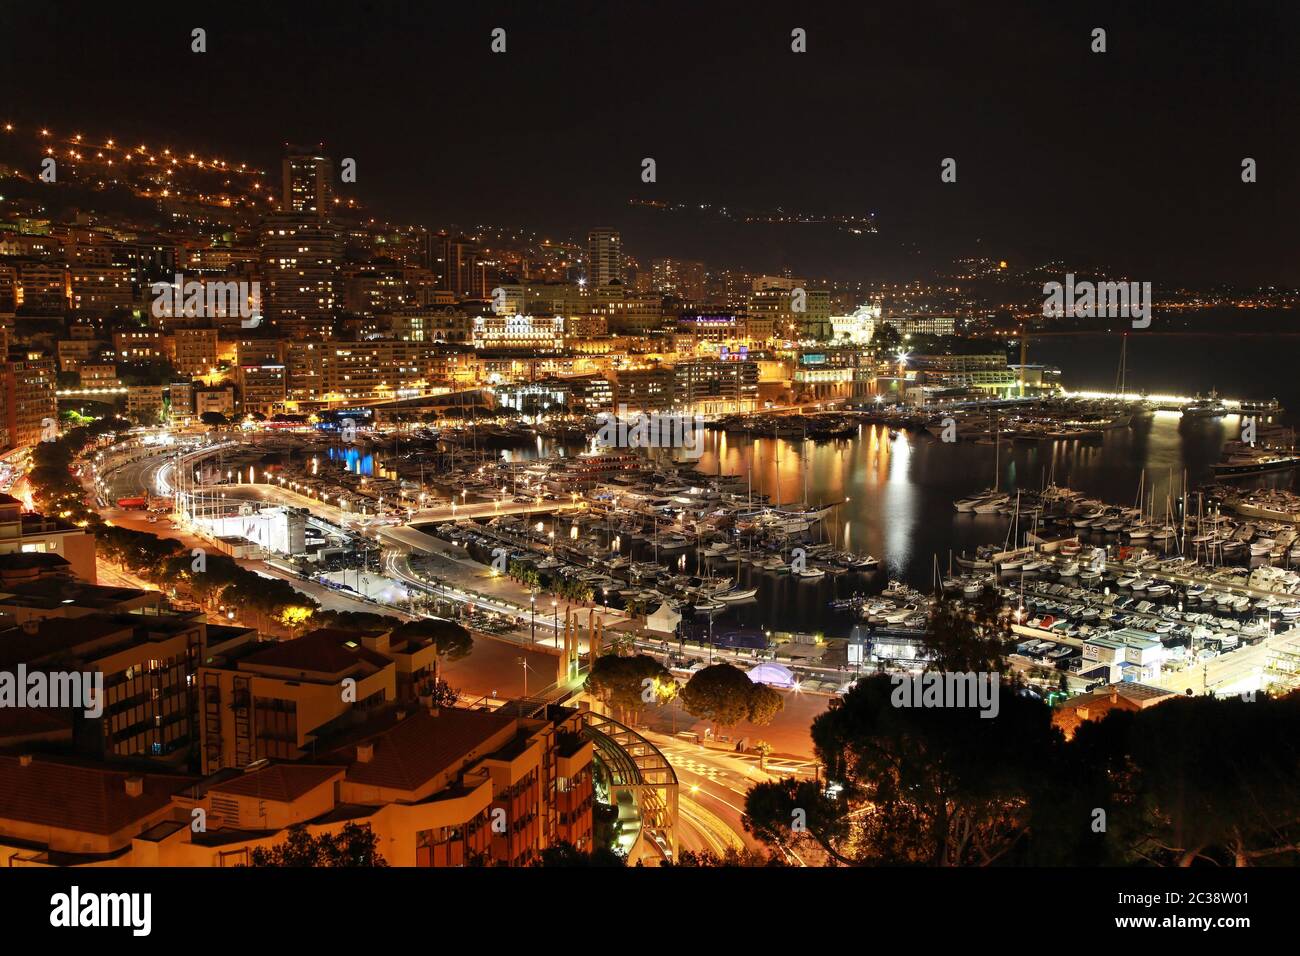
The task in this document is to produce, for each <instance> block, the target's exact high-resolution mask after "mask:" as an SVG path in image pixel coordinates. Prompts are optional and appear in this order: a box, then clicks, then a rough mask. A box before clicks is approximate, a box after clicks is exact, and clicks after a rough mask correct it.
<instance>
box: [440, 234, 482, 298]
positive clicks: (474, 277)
mask: <svg viewBox="0 0 1300 956" xmlns="http://www.w3.org/2000/svg"><path fill="white" fill-rule="evenodd" d="M428 261H429V271H430V272H432V273H433V276H434V281H435V282H436V283H437V287H438V288H439V289H443V290H446V291H449V292H451V293H453V294H454V295H456V296H457V297H458V298H476V299H482V298H487V297H488V296H489V295H490V294H491V288H490V287H488V285H487V278H486V276H487V267H486V265H485V264H484V263H482V262H480V255H479V244H478V243H477V242H475V241H474V240H472V239H467V238H466V237H464V236H452V235H449V234H448V233H445V232H439V233H431V234H430V235H429V237H428Z"/></svg>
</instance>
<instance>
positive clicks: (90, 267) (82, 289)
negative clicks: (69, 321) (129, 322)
mask: <svg viewBox="0 0 1300 956" xmlns="http://www.w3.org/2000/svg"><path fill="white" fill-rule="evenodd" d="M104 251H105V252H110V250H108V249H107V248H105V250H104ZM69 273H70V277H71V278H70V286H71V293H72V308H73V309H77V310H82V311H94V310H99V311H109V310H112V309H126V308H130V306H131V304H132V303H133V302H134V301H135V290H134V287H133V286H132V283H131V270H130V269H128V268H127V267H126V266H115V265H112V264H111V263H108V262H105V263H103V264H98V263H96V264H89V263H76V264H74V265H73V266H72V267H71V268H70V269H69Z"/></svg>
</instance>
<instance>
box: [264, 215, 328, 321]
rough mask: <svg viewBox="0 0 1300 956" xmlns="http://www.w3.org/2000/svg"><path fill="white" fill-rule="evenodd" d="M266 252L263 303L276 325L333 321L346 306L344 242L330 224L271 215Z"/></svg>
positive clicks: (266, 228)
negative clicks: (341, 277) (343, 287)
mask: <svg viewBox="0 0 1300 956" xmlns="http://www.w3.org/2000/svg"><path fill="white" fill-rule="evenodd" d="M260 248H261V269H262V280H261V281H262V299H263V303H264V310H265V314H266V318H267V319H268V320H269V321H270V323H271V324H272V325H277V324H280V323H283V322H286V321H290V320H293V319H317V320H329V319H333V317H334V316H335V315H336V314H337V313H338V310H339V307H340V306H341V304H342V287H341V280H340V276H339V268H340V265H341V263H342V259H343V241H342V237H341V236H340V235H339V233H338V231H337V230H336V229H335V228H334V227H333V226H332V225H331V224H330V222H329V220H327V219H316V218H313V217H311V216H309V215H287V216H283V215H282V216H267V217H266V218H265V219H264V220H263V221H262V235H261V246H260Z"/></svg>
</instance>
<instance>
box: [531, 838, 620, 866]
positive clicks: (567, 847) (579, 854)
mask: <svg viewBox="0 0 1300 956" xmlns="http://www.w3.org/2000/svg"><path fill="white" fill-rule="evenodd" d="M532 865H533V866H627V858H626V857H624V856H623V854H621V853H619V852H618V851H617V850H613V849H611V848H609V847H602V846H598V847H594V848H593V849H592V851H591V852H590V853H584V852H583V851H582V850H579V849H577V848H576V847H575V846H574V845H573V844H572V843H569V842H567V841H565V840H557V841H556V842H555V843H552V844H551V845H550V846H548V847H546V849H544V850H542V852H541V853H540V854H539V855H538V856H537V858H536V859H534V860H533V864H532Z"/></svg>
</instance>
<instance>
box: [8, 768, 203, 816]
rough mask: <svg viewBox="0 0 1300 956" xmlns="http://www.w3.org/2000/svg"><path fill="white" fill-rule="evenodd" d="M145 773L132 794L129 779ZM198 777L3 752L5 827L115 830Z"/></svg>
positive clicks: (155, 807) (162, 804) (160, 804)
mask: <svg viewBox="0 0 1300 956" xmlns="http://www.w3.org/2000/svg"><path fill="white" fill-rule="evenodd" d="M128 777H140V778H141V779H142V780H143V782H144V789H143V791H142V792H141V794H140V796H138V797H132V796H128V795H127V792H126V779H127V778H128ZM195 781H196V778H194V777H180V776H176V777H172V776H164V775H162V774H138V773H129V772H123V771H120V770H108V769H105V768H103V767H93V766H78V765H75V764H64V763H57V762H55V761H52V760H48V759H43V758H41V757H34V758H33V759H32V762H31V763H30V764H29V765H28V766H26V767H24V766H22V765H21V761H20V760H19V758H18V757H0V832H2V831H3V830H4V821H6V820H17V821H21V822H23V823H35V824H39V825H41V826H49V827H59V828H62V829H67V830H78V831H81V832H83V833H99V834H107V833H114V832H116V831H118V830H121V829H122V828H124V827H126V826H128V825H130V824H131V823H134V822H136V821H138V820H143V819H144V818H145V817H147V816H149V815H150V814H152V813H154V812H155V811H157V810H160V809H162V808H163V807H165V806H167V804H168V803H169V802H171V796H172V794H173V793H177V792H178V791H180V790H183V789H184V788H186V787H188V786H192V785H193V784H194V783H195Z"/></svg>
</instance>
